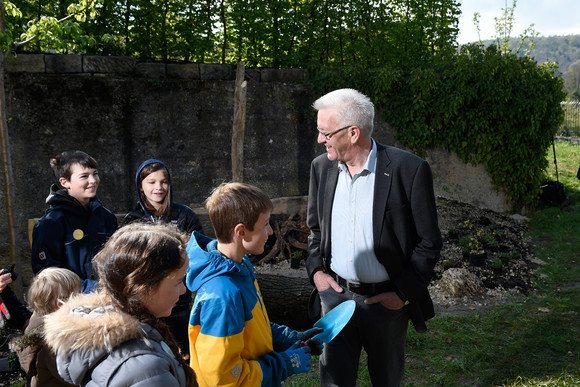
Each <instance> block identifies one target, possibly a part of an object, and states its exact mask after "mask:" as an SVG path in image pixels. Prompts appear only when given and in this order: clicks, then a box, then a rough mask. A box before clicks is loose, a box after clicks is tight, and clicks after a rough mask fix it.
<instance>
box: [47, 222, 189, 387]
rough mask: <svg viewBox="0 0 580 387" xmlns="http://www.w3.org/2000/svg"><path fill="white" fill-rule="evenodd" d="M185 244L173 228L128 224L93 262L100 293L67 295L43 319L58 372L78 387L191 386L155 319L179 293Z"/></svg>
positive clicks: (176, 350)
mask: <svg viewBox="0 0 580 387" xmlns="http://www.w3.org/2000/svg"><path fill="white" fill-rule="evenodd" d="M185 245H186V241H185V239H184V236H183V235H182V234H181V233H179V232H178V231H177V230H176V229H175V228H174V227H171V226H167V225H161V224H141V223H137V224H131V225H128V226H126V227H123V228H122V229H120V230H118V231H117V232H116V233H115V234H113V236H112V237H111V239H110V240H109V241H108V242H107V244H106V245H105V247H104V248H103V250H102V251H101V252H100V253H99V254H97V256H95V258H94V262H93V265H94V271H95V272H96V273H97V275H98V277H99V287H100V291H99V292H98V293H92V294H83V295H79V296H77V297H73V298H71V299H70V300H69V301H67V302H66V303H65V304H64V305H63V306H62V307H61V308H60V309H59V310H58V311H56V312H55V313H52V314H50V315H48V316H46V318H45V324H44V326H45V340H46V343H47V344H48V345H49V346H50V347H51V348H52V349H53V350H54V351H55V352H56V356H57V366H58V372H59V374H60V375H61V376H62V377H63V379H64V380H66V381H67V382H69V383H72V384H75V385H83V386H113V387H114V386H128V385H135V384H139V385H144V386H145V385H146V386H159V387H170V386H180V387H181V386H188V387H189V386H196V385H197V384H196V380H195V374H194V373H193V370H191V368H190V367H189V365H187V364H186V363H185V361H184V360H183V358H182V356H181V353H180V351H179V347H178V346H177V344H176V342H175V340H174V338H173V335H172V334H171V332H170V331H169V329H168V328H167V326H166V325H165V324H164V323H163V322H161V321H160V320H159V318H160V317H165V316H168V315H169V314H170V313H171V308H172V307H173V305H174V304H175V302H176V301H177V299H178V298H179V296H180V295H181V294H183V292H184V291H185V287H184V285H183V277H184V276H185V272H186V269H187V263H188V262H187V255H186V253H185Z"/></svg>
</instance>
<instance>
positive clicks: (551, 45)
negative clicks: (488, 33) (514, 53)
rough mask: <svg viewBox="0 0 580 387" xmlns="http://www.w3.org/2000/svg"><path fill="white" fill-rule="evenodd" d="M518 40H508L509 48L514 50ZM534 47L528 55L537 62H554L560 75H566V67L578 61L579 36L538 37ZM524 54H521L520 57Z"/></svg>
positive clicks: (487, 43)
mask: <svg viewBox="0 0 580 387" xmlns="http://www.w3.org/2000/svg"><path fill="white" fill-rule="evenodd" d="M519 42H520V39H519V38H511V39H510V47H511V48H512V49H515V47H517V45H518V44H519ZM534 42H535V43H536V46H535V47H534V49H533V50H530V55H531V56H532V57H533V58H534V59H535V60H536V61H537V62H538V63H544V62H547V61H554V62H557V63H558V70H559V71H560V73H561V74H564V73H566V70H568V67H570V65H571V64H572V63H574V62H576V61H577V60H580V35H565V36H540V37H537V38H535V39H534ZM483 43H484V44H485V45H489V44H492V43H496V41H495V40H485V41H484V42H483ZM523 54H524V53H523V52H522V53H521V55H523Z"/></svg>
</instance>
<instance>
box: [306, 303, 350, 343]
mask: <svg viewBox="0 0 580 387" xmlns="http://www.w3.org/2000/svg"><path fill="white" fill-rule="evenodd" d="M355 308H356V302H355V301H354V300H348V301H344V302H343V303H341V304H339V305H337V306H335V307H334V308H333V309H332V310H331V311H330V312H328V313H326V314H325V315H324V317H322V318H321V319H320V320H318V321H317V322H315V323H314V327H315V328H322V329H324V330H323V331H322V332H320V333H318V334H316V335H315V336H313V337H312V340H316V339H319V340H320V341H322V342H323V343H330V342H331V341H332V339H334V338H335V337H336V335H338V334H339V333H340V331H341V330H342V328H344V326H345V325H346V324H347V323H348V321H349V320H350V318H351V317H352V315H353V313H354V310H355Z"/></svg>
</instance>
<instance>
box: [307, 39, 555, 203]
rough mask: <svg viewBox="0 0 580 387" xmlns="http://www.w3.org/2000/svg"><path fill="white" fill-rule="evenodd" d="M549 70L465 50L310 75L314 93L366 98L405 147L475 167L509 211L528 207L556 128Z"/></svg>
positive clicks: (493, 50) (490, 50) (487, 51)
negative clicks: (342, 91)
mask: <svg viewBox="0 0 580 387" xmlns="http://www.w3.org/2000/svg"><path fill="white" fill-rule="evenodd" d="M556 70H557V69H556V66H555V65H554V64H542V65H537V64H536V63H535V62H534V61H533V60H532V59H531V58H529V57H519V56H517V55H515V54H503V53H502V52H501V50H500V49H499V48H498V47H497V46H495V45H491V46H489V47H483V46H482V45H477V44H470V45H466V46H463V47H461V49H460V50H459V51H458V52H457V53H456V54H455V55H453V56H442V57H438V58H433V59H432V60H431V63H430V64H429V65H428V66H421V67H414V68H411V69H408V70H404V69H402V68H393V67H386V66H385V67H382V68H380V69H371V70H369V69H360V68H354V67H348V68H343V69H341V70H340V71H339V70H337V69H329V68H325V69H321V68H319V69H317V71H315V72H311V74H312V75H313V77H312V78H311V81H312V82H313V83H314V89H313V91H314V92H315V93H316V95H320V94H322V93H324V92H326V91H330V90H332V89H333V88H336V87H338V86H344V85H349V87H355V88H359V89H360V90H361V91H362V92H364V93H365V94H367V95H369V96H370V97H371V99H372V100H373V101H374V102H375V104H376V105H377V107H378V108H380V109H381V110H382V111H383V112H384V115H383V118H384V119H385V120H386V121H387V122H388V123H389V124H390V125H392V126H393V127H394V128H396V130H397V138H398V140H399V141H401V142H402V143H403V144H404V145H405V146H406V147H408V148H410V149H413V150H414V151H415V152H417V153H419V154H422V153H424V152H425V151H426V150H427V149H429V148H432V147H439V148H442V149H449V150H451V151H453V152H455V153H456V154H457V155H458V156H459V157H460V158H461V159H462V160H463V161H464V162H467V163H472V164H478V163H482V164H483V165H484V166H485V168H486V170H487V172H488V174H489V175H490V177H491V179H492V181H493V183H494V185H495V187H496V188H497V189H499V190H503V191H504V192H505V193H506V195H507V197H508V198H509V200H510V202H511V203H512V206H513V209H514V210H519V209H520V208H522V207H523V206H533V204H534V202H535V199H536V196H537V186H538V184H539V183H540V181H541V180H542V177H543V173H544V171H545V169H546V167H547V161H546V157H545V156H546V153H547V150H548V149H549V147H550V145H551V141H552V138H553V136H554V135H555V134H556V132H557V130H558V128H559V127H560V126H561V124H562V122H563V110H562V107H561V106H560V102H561V101H563V100H564V99H565V93H564V91H563V82H562V79H561V78H559V77H558V76H557V75H556Z"/></svg>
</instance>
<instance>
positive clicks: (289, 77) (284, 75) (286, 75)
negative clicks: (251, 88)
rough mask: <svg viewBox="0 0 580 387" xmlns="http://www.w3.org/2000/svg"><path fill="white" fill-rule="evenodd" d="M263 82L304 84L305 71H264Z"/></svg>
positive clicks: (262, 71)
mask: <svg viewBox="0 0 580 387" xmlns="http://www.w3.org/2000/svg"><path fill="white" fill-rule="evenodd" d="M261 73H262V81H263V82H302V81H304V79H305V78H306V71H305V70H303V69H262V70H261Z"/></svg>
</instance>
